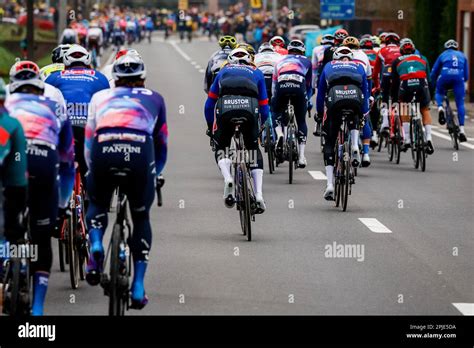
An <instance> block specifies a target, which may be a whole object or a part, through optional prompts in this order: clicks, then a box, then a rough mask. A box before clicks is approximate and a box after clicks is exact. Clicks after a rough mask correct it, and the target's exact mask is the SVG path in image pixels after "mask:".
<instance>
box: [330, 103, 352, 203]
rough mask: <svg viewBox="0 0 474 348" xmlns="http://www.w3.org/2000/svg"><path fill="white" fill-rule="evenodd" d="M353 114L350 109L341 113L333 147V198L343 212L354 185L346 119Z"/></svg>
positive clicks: (349, 138)
mask: <svg viewBox="0 0 474 348" xmlns="http://www.w3.org/2000/svg"><path fill="white" fill-rule="evenodd" d="M353 113H354V111H353V110H350V109H343V110H342V111H341V117H342V124H341V127H340V128H339V132H338V135H337V141H336V147H335V154H336V157H335V165H334V179H335V185H334V196H335V203H336V207H339V205H340V204H341V207H342V210H343V211H346V210H347V202H348V199H349V195H350V194H351V193H352V185H353V184H355V179H354V177H355V173H354V168H353V167H352V154H351V153H352V151H351V134H350V132H349V128H348V118H349V117H352V116H353Z"/></svg>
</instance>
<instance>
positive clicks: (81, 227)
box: [58, 163, 89, 289]
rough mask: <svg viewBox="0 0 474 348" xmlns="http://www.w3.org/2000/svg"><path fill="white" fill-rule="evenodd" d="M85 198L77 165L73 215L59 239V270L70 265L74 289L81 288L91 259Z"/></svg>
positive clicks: (68, 219) (73, 192) (64, 225)
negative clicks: (88, 245)
mask: <svg viewBox="0 0 474 348" xmlns="http://www.w3.org/2000/svg"><path fill="white" fill-rule="evenodd" d="M84 197H85V192H84V186H83V185H82V179H81V174H80V171H79V168H78V166H77V163H76V173H75V177H74V187H73V191H72V195H71V198H70V201H69V207H70V209H71V214H69V215H68V217H67V218H66V219H65V220H64V222H63V225H62V226H61V232H60V236H59V239H58V248H59V253H58V254H59V257H58V258H59V268H60V270H61V272H64V270H65V265H66V264H67V265H69V278H70V281H71V287H72V288H73V289H77V288H78V287H79V279H81V280H84V279H85V277H86V272H85V266H86V263H87V260H88V258H89V252H88V247H87V243H88V242H87V240H88V238H87V230H86V224H85V208H84Z"/></svg>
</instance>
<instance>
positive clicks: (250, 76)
mask: <svg viewBox="0 0 474 348" xmlns="http://www.w3.org/2000/svg"><path fill="white" fill-rule="evenodd" d="M223 80H234V81H236V82H237V83H239V84H241V86H242V90H243V89H244V88H245V87H246V86H249V88H251V89H254V90H255V91H256V94H257V95H255V98H258V104H259V110H260V115H261V121H262V124H263V123H265V122H266V120H267V118H268V115H269V107H268V97H267V90H266V86H265V77H264V76H263V73H262V72H261V71H260V70H258V69H257V68H256V67H254V66H248V65H240V64H227V65H226V66H224V67H223V68H222V69H221V71H219V73H218V74H217V76H216V78H215V79H214V82H213V84H212V86H211V88H210V90H209V94H208V98H207V100H206V105H205V111H204V112H205V116H206V122H207V124H208V126H210V125H212V124H213V123H214V107H215V106H216V103H217V99H218V98H219V97H220V96H221V94H222V92H223V91H222V90H221V88H220V87H221V82H222V81H223Z"/></svg>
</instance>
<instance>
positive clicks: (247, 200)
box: [240, 163, 252, 242]
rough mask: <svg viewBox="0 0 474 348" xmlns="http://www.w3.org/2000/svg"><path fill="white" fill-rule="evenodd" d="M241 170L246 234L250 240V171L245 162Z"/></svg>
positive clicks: (241, 165)
mask: <svg viewBox="0 0 474 348" xmlns="http://www.w3.org/2000/svg"><path fill="white" fill-rule="evenodd" d="M240 171H241V175H242V196H243V206H242V207H241V209H243V211H244V214H243V217H244V226H245V234H246V235H247V240H248V241H249V242H250V241H251V240H252V224H251V207H250V205H251V203H250V194H249V186H248V182H247V177H248V172H247V165H246V164H245V163H241V164H240Z"/></svg>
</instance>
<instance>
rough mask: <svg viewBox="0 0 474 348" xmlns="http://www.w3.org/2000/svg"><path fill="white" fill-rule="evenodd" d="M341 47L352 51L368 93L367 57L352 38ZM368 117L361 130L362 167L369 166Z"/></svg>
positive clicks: (370, 78)
mask: <svg viewBox="0 0 474 348" xmlns="http://www.w3.org/2000/svg"><path fill="white" fill-rule="evenodd" d="M342 46H346V47H349V48H350V49H351V50H352V53H353V55H354V58H353V61H354V62H357V63H359V64H361V65H362V66H363V68H364V69H365V73H366V76H367V82H368V85H369V86H368V88H369V91H371V90H372V67H371V64H370V60H369V57H367V55H366V54H365V52H364V51H363V50H361V49H360V43H359V40H358V39H357V38H355V37H353V36H348V37H346V38H345V39H344V41H343V42H342ZM370 101H371V102H372V101H373V97H372V96H371V97H370ZM368 116H369V115H366V116H364V117H366V119H365V122H364V127H363V128H362V145H363V154H364V155H363V156H362V167H368V166H370V156H369V152H370V138H371V137H372V127H371V125H370V122H369V119H368Z"/></svg>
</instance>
